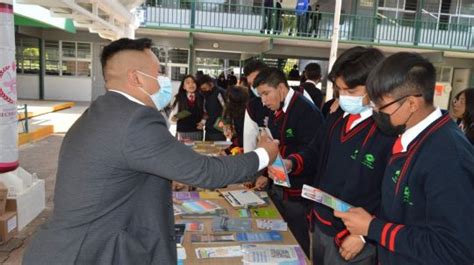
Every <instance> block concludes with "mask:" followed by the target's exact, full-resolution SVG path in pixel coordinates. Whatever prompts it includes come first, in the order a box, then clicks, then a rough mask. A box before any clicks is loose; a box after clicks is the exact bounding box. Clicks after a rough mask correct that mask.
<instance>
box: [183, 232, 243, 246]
mask: <svg viewBox="0 0 474 265" xmlns="http://www.w3.org/2000/svg"><path fill="white" fill-rule="evenodd" d="M234 241H235V236H234V234H212V235H211V234H192V235H191V243H206V244H208V243H228V242H234Z"/></svg>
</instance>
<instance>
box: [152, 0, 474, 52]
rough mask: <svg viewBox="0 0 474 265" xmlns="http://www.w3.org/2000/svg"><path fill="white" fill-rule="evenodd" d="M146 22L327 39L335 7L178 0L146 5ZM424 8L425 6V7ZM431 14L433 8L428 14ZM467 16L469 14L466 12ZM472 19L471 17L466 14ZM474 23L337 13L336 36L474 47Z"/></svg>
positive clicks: (398, 43)
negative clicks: (304, 9)
mask: <svg viewBox="0 0 474 265" xmlns="http://www.w3.org/2000/svg"><path fill="white" fill-rule="evenodd" d="M143 8H144V9H145V10H146V12H145V13H146V15H145V17H146V19H145V21H144V24H143V26H144V27H164V28H182V29H192V30H198V31H210V32H215V31H217V32H227V33H233V34H235V33H238V34H242V33H244V34H272V35H274V36H275V37H295V38H312V39H320V40H329V39H330V38H331V36H332V34H331V33H332V27H333V25H332V21H333V16H334V14H333V13H327V12H319V11H307V12H305V13H303V14H298V13H297V12H296V11H295V10H294V9H287V8H281V9H278V8H276V7H263V6H249V5H238V4H226V3H210V2H195V1H193V2H182V4H181V6H179V7H165V6H155V5H144V6H143ZM424 13H426V12H424ZM430 15H431V14H430ZM469 19H470V18H469ZM469 21H471V20H469ZM472 22H473V23H469V24H463V23H449V22H440V21H438V20H437V21H425V20H423V19H420V18H417V17H414V18H413V19H406V18H393V17H390V16H387V15H386V14H381V13H376V14H375V16H363V15H354V14H344V13H343V14H341V22H340V23H341V27H340V32H341V34H340V36H339V37H340V40H341V41H348V42H351V41H357V42H369V43H374V42H375V43H383V44H388V45H390V44H395V45H405V46H422V47H432V48H442V49H461V50H474V41H473V34H474V19H473V20H472Z"/></svg>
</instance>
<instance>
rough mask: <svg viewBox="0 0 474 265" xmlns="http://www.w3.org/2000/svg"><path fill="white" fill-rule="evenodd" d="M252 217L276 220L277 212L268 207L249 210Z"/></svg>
mask: <svg viewBox="0 0 474 265" xmlns="http://www.w3.org/2000/svg"><path fill="white" fill-rule="evenodd" d="M250 212H251V213H252V217H257V218H278V211H277V210H276V209H275V208H270V207H260V208H254V209H250Z"/></svg>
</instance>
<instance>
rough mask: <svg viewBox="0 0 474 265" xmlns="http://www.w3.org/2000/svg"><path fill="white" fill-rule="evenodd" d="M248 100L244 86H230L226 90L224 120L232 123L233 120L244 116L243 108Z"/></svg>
mask: <svg viewBox="0 0 474 265" xmlns="http://www.w3.org/2000/svg"><path fill="white" fill-rule="evenodd" d="M248 100H249V93H248V89H247V88H246V87H242V86H230V87H229V88H228V89H227V90H226V101H225V102H226V103H225V108H224V113H223V115H222V116H223V117H224V119H225V120H226V121H228V122H229V123H231V124H232V125H235V124H234V121H236V120H238V119H240V118H243V117H244V116H245V109H246V107H247V103H248Z"/></svg>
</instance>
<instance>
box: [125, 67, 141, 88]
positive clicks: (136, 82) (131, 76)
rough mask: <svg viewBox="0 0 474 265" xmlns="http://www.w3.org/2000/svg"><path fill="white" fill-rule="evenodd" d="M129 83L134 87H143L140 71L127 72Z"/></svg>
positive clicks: (130, 70)
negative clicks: (139, 75)
mask: <svg viewBox="0 0 474 265" xmlns="http://www.w3.org/2000/svg"><path fill="white" fill-rule="evenodd" d="M127 81H128V83H129V84H130V85H132V86H134V87H143V83H142V82H141V80H140V78H139V77H138V71H137V70H132V69H129V70H128V71H127Z"/></svg>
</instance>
